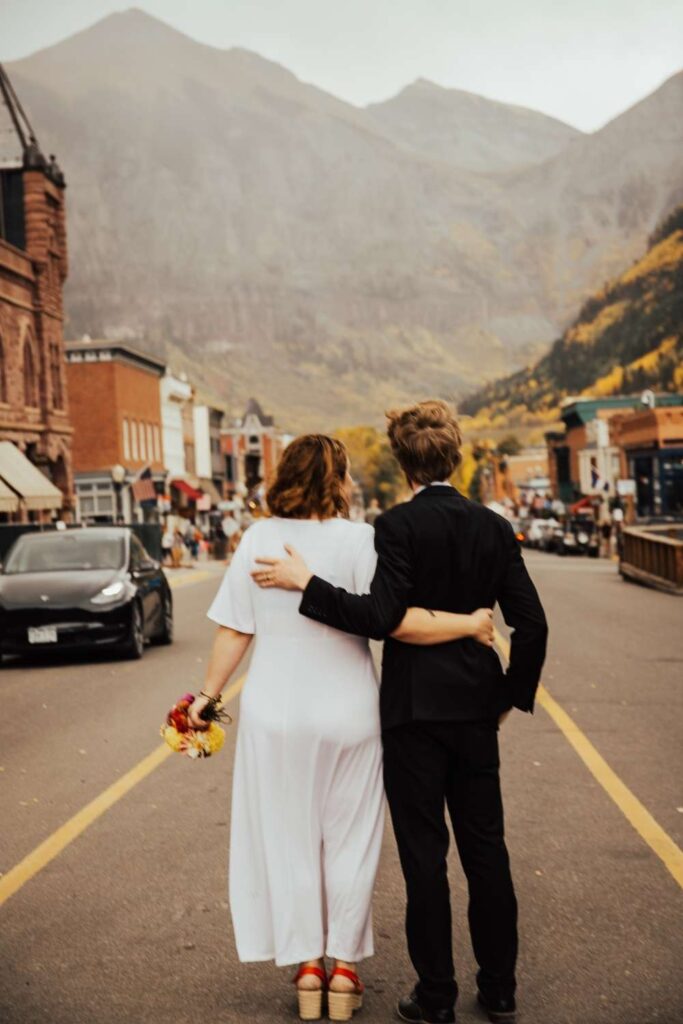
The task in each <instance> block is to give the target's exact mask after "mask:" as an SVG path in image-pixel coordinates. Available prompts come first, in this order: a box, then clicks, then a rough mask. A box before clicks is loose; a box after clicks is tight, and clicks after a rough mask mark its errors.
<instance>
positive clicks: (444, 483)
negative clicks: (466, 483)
mask: <svg viewBox="0 0 683 1024" xmlns="http://www.w3.org/2000/svg"><path fill="white" fill-rule="evenodd" d="M452 486H453V484H452V483H451V482H450V480H431V481H430V482H429V483H428V484H423V485H422V487H418V488H417V490H416V491H413V497H415V495H416V494H419V493H420V491H424V490H426V488H427V487H452Z"/></svg>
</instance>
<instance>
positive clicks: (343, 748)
mask: <svg viewBox="0 0 683 1024" xmlns="http://www.w3.org/2000/svg"><path fill="white" fill-rule="evenodd" d="M352 486H353V482H352V480H351V477H350V475H349V463H348V456H347V453H346V450H345V448H344V446H343V445H342V444H340V442H339V441H336V440H334V439H332V438H330V437H326V436H323V435H319V434H314V435H306V436H304V437H300V438H297V439H296V440H294V441H292V442H291V444H290V445H289V446H288V447H287V448H286V449H285V451H284V453H283V455H282V457H281V459H280V463H279V465H278V468H277V474H276V478H275V481H274V483H273V484H272V486H271V488H270V490H269V492H268V495H267V501H268V507H269V509H270V512H271V518H268V519H261V520H258V521H257V522H255V523H254V524H253V525H252V526H251V527H250V529H249V530H248V531H247V533H246V534H245V535H244V537H243V538H242V541H241V543H240V545H239V547H238V548H237V551H236V552H235V555H234V556H233V559H232V561H231V564H230V567H229V568H228V570H227V572H226V574H225V576H224V579H223V583H222V585H221V588H220V590H219V592H218V595H217V596H216V599H215V601H214V603H213V604H212V605H211V608H210V610H209V617H210V618H211V619H213V620H214V621H215V622H216V623H217V624H218V633H217V635H216V639H215V643H214V648H213V653H212V655H211V659H210V662H209V666H208V670H207V675H206V679H205V683H204V689H203V691H202V696H201V697H199V698H198V699H197V700H195V701H194V703H193V704H192V706H191V709H190V715H191V719H192V724H193V726H194V727H195V728H201V727H202V726H205V723H203V722H202V720H201V719H200V718H199V714H200V712H201V710H202V708H203V707H204V706H205V705H206V704H207V702H208V701H209V700H211V699H213V698H215V697H217V695H218V694H219V693H220V692H221V690H222V689H223V687H224V686H225V684H226V683H227V681H228V679H229V677H230V675H231V673H232V672H233V671H234V670H235V668H236V667H237V665H238V664H239V663H240V661H241V660H242V658H243V656H244V654H245V652H246V650H247V648H248V646H249V644H250V642H251V640H252V637H253V636H254V635H255V637H256V645H255V650H254V653H253V657H252V659H251V664H250V668H249V674H248V677H247V680H246V683H245V686H244V691H243V694H242V699H241V708H240V720H239V729H238V736H237V749H236V754H235V770H234V784H233V797H232V816H231V817H232V820H231V840H230V909H231V912H232V918H233V923H234V927H235V938H236V942H237V952H238V955H239V958H240V960H242V961H262V960H275V962H276V964H278V965H285V964H295V963H296V964H299V970H298V972H297V976H296V979H295V980H296V983H297V991H298V999H299V1015H300V1017H301V1018H302V1019H304V1020H309V1019H318V1018H319V1017H320V1015H321V1012H322V1007H323V998H324V996H325V994H327V998H328V1003H329V1015H330V1018H331V1019H332V1020H348V1019H349V1018H350V1017H351V1016H352V1013H353V1011H354V1010H355V1009H358V1008H359V1007H360V1004H361V1002H362V992H363V987H362V984H361V982H360V979H359V978H358V974H357V971H356V965H357V963H358V961H360V960H362V959H364V958H365V957H368V956H370V955H371V954H372V952H373V936H372V915H371V903H372V890H373V885H374V881H375V874H376V871H377V864H378V861H379V855H380V847H381V843H382V833H383V822H384V799H383V789H382V747H381V739H380V719H379V699H378V688H377V678H376V674H375V668H374V663H373V660H372V657H371V655H370V650H369V645H368V641H367V639H366V638H364V637H363V638H360V639H359V638H358V637H355V636H349V635H347V634H345V633H342V632H338V631H336V630H330V629H327V628H326V627H325V626H322V625H319V624H318V623H315V622H311V621H310V620H308V619H305V618H303V617H302V616H301V615H299V612H298V605H299V599H298V597H296V595H294V594H290V593H286V592H284V591H282V590H276V589H268V588H264V589H260V588H259V587H258V586H257V585H256V584H255V582H254V580H253V579H252V576H251V573H252V572H253V571H254V570H256V569H257V565H256V562H255V558H256V556H257V555H258V554H263V553H266V554H270V555H272V556H273V557H276V556H278V555H279V554H280V553H281V552H282V551H283V550H284V547H285V546H287V545H294V544H295V545H296V547H297V549H299V550H300V551H302V552H303V553H305V555H306V558H307V559H309V560H310V561H311V563H312V564H313V565H315V566H316V568H317V569H318V571H319V572H321V573H323V574H325V575H326V576H328V577H330V578H332V579H334V580H335V581H336V582H338V583H339V584H340V585H341V586H344V587H346V588H347V589H348V590H349V591H351V592H354V593H359V594H360V593H364V592H367V591H368V589H369V587H370V581H371V579H372V577H373V575H374V572H375V564H376V555H375V549H374V544H373V536H374V531H373V530H372V528H371V527H370V526H367V525H366V524H364V523H352V522H350V521H349V520H348V518H347V517H348V514H349V506H350V501H351V494H352ZM266 575H268V574H266ZM472 610H473V611H475V610H474V609H472ZM491 614H492V613H491V612H490V611H489V610H487V609H479V610H477V611H476V613H475V614H474V615H469V614H467V615H448V614H446V615H442V614H440V613H428V612H427V611H425V610H423V609H418V608H414V609H408V608H406V609H405V610H404V613H402V614H401V616H400V617H397V621H396V622H395V623H393V627H392V628H394V629H397V632H396V633H395V636H396V637H397V639H402V640H405V641H410V642H411V643H412V644H435V643H438V642H440V641H444V640H450V641H452V640H455V639H457V638H459V637H468V638H469V639H468V640H467V641H466V642H467V643H468V645H469V647H470V649H471V648H474V647H475V646H477V645H476V643H475V641H476V640H477V639H478V640H480V642H481V643H482V644H491V643H492V637H493V628H492V620H491ZM400 620H402V622H400ZM482 649H483V648H482ZM488 653H490V652H488ZM326 956H327V957H328V958H330V959H331V960H332V961H333V969H332V972H331V974H330V976H329V979H328V975H327V971H326V965H325V961H324V959H323V958H324V957H326Z"/></svg>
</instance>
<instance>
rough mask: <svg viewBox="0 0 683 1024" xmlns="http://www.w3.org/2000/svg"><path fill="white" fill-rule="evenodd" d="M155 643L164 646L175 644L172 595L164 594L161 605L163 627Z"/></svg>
mask: <svg viewBox="0 0 683 1024" xmlns="http://www.w3.org/2000/svg"><path fill="white" fill-rule="evenodd" d="M154 642H155V643H157V644H164V645H166V644H172V643H173V601H172V600H171V595H170V594H164V597H163V601H162V605H161V627H160V629H159V632H158V634H157V636H156V637H155V638H154Z"/></svg>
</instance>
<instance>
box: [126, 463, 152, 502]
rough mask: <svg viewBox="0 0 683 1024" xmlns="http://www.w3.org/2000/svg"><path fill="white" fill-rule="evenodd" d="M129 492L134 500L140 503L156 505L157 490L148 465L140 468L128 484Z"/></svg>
mask: <svg viewBox="0 0 683 1024" xmlns="http://www.w3.org/2000/svg"><path fill="white" fill-rule="evenodd" d="M130 489H131V493H132V495H133V498H134V499H135V501H137V502H138V503H139V504H140V505H156V502H157V492H156V490H155V489H154V481H153V480H152V470H151V469H150V467H149V466H145V468H144V469H141V470H140V472H139V473H138V475H137V476H136V477H135V479H134V480H133V481H132V483H131V485H130Z"/></svg>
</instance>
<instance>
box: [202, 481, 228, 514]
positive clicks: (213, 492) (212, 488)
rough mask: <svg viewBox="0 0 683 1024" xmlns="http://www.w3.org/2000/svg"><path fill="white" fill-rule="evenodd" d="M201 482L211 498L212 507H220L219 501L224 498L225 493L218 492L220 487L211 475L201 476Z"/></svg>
mask: <svg viewBox="0 0 683 1024" xmlns="http://www.w3.org/2000/svg"><path fill="white" fill-rule="evenodd" d="M199 483H200V484H201V487H202V490H203V491H204V493H205V494H208V495H209V497H210V498H211V506H212V508H218V503H219V502H220V501H222V500H223V495H222V494H219V493H218V488H217V487H216V485H215V483H214V482H213V480H211V478H210V477H200V479H199Z"/></svg>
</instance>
